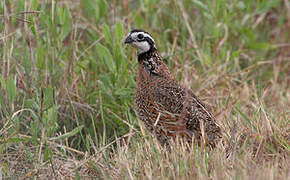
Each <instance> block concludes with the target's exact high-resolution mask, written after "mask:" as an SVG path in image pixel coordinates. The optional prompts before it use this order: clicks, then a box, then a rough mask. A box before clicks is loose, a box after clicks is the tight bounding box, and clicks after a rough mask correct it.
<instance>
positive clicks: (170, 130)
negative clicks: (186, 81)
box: [125, 30, 221, 147]
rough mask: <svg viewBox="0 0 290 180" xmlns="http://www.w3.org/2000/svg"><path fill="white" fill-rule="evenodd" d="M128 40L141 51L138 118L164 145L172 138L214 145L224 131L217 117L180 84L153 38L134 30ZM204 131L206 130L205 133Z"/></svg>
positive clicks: (137, 100)
mask: <svg viewBox="0 0 290 180" xmlns="http://www.w3.org/2000/svg"><path fill="white" fill-rule="evenodd" d="M125 43H128V44H132V45H133V46H134V47H136V48H137V50H138V62H139V70H138V79H137V93H136V106H137V113H138V118H139V119H140V120H141V121H143V122H144V123H145V125H146V127H147V128H148V129H149V131H151V132H152V133H154V134H155V135H156V136H157V139H158V140H159V141H160V142H161V144H167V143H168V140H169V139H170V138H171V137H176V136H177V135H179V136H182V137H185V138H187V139H188V141H189V142H191V140H192V139H195V140H196V141H197V142H200V141H201V137H202V135H204V138H203V139H205V140H206V144H207V145H210V146H211V147H215V145H216V143H217V142H218V141H219V140H220V138H221V130H220V128H219V126H218V125H217V124H216V121H215V119H214V117H213V116H212V115H211V113H210V112H209V111H208V110H207V109H206V107H205V105H204V104H203V103H202V102H201V101H200V100H199V99H198V98H197V97H196V96H195V95H194V94H193V92H192V91H191V90H190V89H188V88H185V87H183V86H181V85H180V84H179V83H178V82H177V81H176V80H175V78H174V77H173V76H172V74H171V73H170V71H169V69H168V67H167V66H166V64H165V63H164V62H163V61H162V57H161V56H160V55H159V54H158V52H157V49H156V47H155V42H154V40H153V38H152V37H151V36H150V35H149V34H148V33H147V32H145V31H142V30H133V31H131V33H130V34H129V35H128V37H127V39H126V41H125ZM203 132H204V133H203Z"/></svg>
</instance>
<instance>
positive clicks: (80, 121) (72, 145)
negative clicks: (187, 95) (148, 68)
mask: <svg viewBox="0 0 290 180" xmlns="http://www.w3.org/2000/svg"><path fill="white" fill-rule="evenodd" d="M133 28H142V29H144V30H146V31H148V32H150V33H151V34H152V36H153V37H154V38H155V40H156V44H157V48H158V50H159V51H160V53H161V54H162V56H163V57H164V59H165V61H166V63H167V64H168V66H169V67H170V69H171V71H172V72H173V74H174V75H175V77H176V78H177V79H178V81H180V82H181V83H182V84H184V85H186V86H188V87H190V88H192V89H193V91H194V92H195V94H196V95H198V96H199V97H201V99H202V100H203V101H205V102H206V104H207V105H208V106H210V107H211V109H212V112H213V114H215V116H216V119H217V121H218V123H219V124H220V126H221V127H222V130H223V136H224V137H223V143H221V144H220V145H219V146H218V147H217V148H216V149H215V150H212V151H208V150H207V148H204V147H196V146H193V147H186V145H184V144H182V143H181V142H180V143H173V144H172V146H171V150H170V151H166V150H164V149H163V148H162V147H161V146H160V145H159V144H158V143H157V142H156V139H154V137H152V136H151V135H150V134H149V133H148V132H147V131H146V129H144V127H143V125H142V123H140V122H139V121H138V120H137V119H136V115H135V110H134V96H135V87H136V83H135V79H136V71H137V67H138V63H137V60H136V52H135V51H134V50H133V49H132V48H129V47H126V46H125V45H124V44H123V40H124V37H125V36H126V35H127V33H128V32H129V31H130V30H131V29H133ZM289 29H290V3H289V1H288V0H259V1H252V0H203V1H201V0H180V1H179V0H164V1H157V0H145V1H141V0H138V1H134V0H123V1H118V0H114V1H113V0H112V1H105V0H79V1H77V0H71V1H65V0H58V1H54V0H25V1H19V0H2V1H1V2H0V52H1V53H0V55H1V56H0V179H6V178H7V179H15V178H20V179H25V178H28V179H30V178H31V179H38V178H39V179H45V178H55V179H64V178H68V179H86V178H88V179H94V178H98V179H289V177H290V158H289V155H290V154H289V153H290V91H289V89H290V70H289V69H290V30H289ZM287 177H288V178H287Z"/></svg>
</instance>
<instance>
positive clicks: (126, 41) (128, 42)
mask: <svg viewBox="0 0 290 180" xmlns="http://www.w3.org/2000/svg"><path fill="white" fill-rule="evenodd" d="M132 42H133V39H132V37H131V36H130V35H129V36H128V37H127V38H126V40H125V44H130V43H132Z"/></svg>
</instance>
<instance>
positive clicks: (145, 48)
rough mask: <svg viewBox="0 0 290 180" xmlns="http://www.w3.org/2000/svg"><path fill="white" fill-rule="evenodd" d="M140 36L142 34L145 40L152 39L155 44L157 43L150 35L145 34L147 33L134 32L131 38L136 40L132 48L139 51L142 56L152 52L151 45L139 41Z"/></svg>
mask: <svg viewBox="0 0 290 180" xmlns="http://www.w3.org/2000/svg"><path fill="white" fill-rule="evenodd" d="M139 34H142V35H143V37H144V38H145V37H147V38H150V39H151V40H152V41H153V42H154V43H155V41H154V39H153V38H152V37H151V36H150V35H149V34H148V33H145V32H133V33H131V37H132V39H134V42H132V46H134V47H135V48H136V49H137V53H138V54H142V53H144V52H147V51H149V50H150V44H149V43H148V42H147V41H146V40H144V41H138V35H139ZM154 46H155V45H154Z"/></svg>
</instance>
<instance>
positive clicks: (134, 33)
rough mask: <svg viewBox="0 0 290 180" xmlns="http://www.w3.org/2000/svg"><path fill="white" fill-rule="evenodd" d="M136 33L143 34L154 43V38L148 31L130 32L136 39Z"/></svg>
mask: <svg viewBox="0 0 290 180" xmlns="http://www.w3.org/2000/svg"><path fill="white" fill-rule="evenodd" d="M138 34H143V36H144V37H148V38H150V39H151V40H152V41H153V42H154V43H155V41H154V39H153V38H152V37H151V36H150V35H149V34H148V33H145V32H133V33H131V36H132V38H133V39H136V37H137V36H138Z"/></svg>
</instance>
